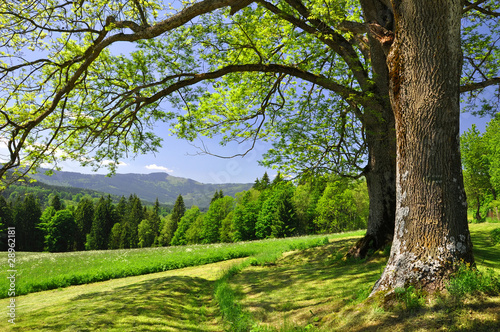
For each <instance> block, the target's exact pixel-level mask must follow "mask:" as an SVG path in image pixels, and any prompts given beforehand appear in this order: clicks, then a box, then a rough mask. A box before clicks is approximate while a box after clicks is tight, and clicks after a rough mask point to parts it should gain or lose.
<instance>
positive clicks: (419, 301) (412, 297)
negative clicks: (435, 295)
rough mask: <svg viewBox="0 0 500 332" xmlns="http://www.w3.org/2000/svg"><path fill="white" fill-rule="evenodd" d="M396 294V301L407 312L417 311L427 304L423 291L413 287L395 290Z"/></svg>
mask: <svg viewBox="0 0 500 332" xmlns="http://www.w3.org/2000/svg"><path fill="white" fill-rule="evenodd" d="M394 294H395V295H396V300H397V301H398V302H399V303H400V305H401V306H402V309H404V310H407V311H415V310H416V309H418V308H420V307H422V306H423V305H424V303H425V296H424V294H423V293H422V291H420V290H418V289H416V288H415V287H413V286H410V287H408V288H402V287H399V288H396V289H394Z"/></svg>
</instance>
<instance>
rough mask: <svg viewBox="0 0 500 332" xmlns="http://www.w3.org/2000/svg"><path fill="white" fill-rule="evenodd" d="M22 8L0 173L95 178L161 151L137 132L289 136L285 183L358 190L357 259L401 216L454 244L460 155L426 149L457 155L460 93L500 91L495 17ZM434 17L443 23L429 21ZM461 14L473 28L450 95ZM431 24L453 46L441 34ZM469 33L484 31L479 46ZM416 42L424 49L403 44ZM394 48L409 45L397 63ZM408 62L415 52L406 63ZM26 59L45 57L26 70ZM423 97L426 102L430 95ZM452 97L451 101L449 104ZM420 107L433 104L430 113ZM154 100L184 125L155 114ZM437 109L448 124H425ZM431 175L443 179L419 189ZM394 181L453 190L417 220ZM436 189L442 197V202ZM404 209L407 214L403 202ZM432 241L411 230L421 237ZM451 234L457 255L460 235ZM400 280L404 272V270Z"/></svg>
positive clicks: (6, 17)
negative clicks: (307, 177)
mask: <svg viewBox="0 0 500 332" xmlns="http://www.w3.org/2000/svg"><path fill="white" fill-rule="evenodd" d="M30 4H31V5H30V6H24V1H12V2H9V3H2V4H1V6H2V7H1V9H2V14H3V15H2V18H1V20H2V21H1V28H2V29H1V35H0V38H1V40H2V43H3V45H5V46H6V51H5V57H7V59H5V58H3V63H2V69H1V72H2V74H3V77H2V81H1V82H2V83H1V84H2V91H3V92H2V96H1V98H2V100H1V102H2V110H1V112H2V113H1V114H2V116H3V119H4V120H5V121H4V124H3V125H2V126H1V127H0V129H1V130H2V136H3V137H5V138H6V140H7V145H8V149H9V155H8V158H7V160H6V162H5V163H4V165H3V167H2V169H1V170H0V172H5V171H6V170H7V169H10V168H13V167H15V166H17V165H18V164H20V162H21V160H22V161H25V162H26V164H27V166H28V168H24V170H26V169H29V168H30V167H33V166H36V165H37V164H40V163H41V162H47V161H49V162H54V161H56V160H57V159H60V158H68V157H71V158H76V159H78V158H79V159H80V161H81V162H82V163H83V164H86V165H89V164H90V165H95V166H98V165H100V164H101V163H102V162H103V160H105V159H111V160H113V161H115V162H117V161H118V160H119V159H120V158H122V157H123V156H124V155H126V153H128V152H133V153H137V152H147V151H155V150H156V148H157V147H158V146H159V144H160V141H159V139H158V138H157V137H156V136H154V135H153V134H152V133H151V132H148V128H150V127H151V125H152V124H153V123H154V122H155V121H156V120H165V121H167V120H173V122H174V126H175V130H176V132H177V134H178V135H180V136H182V137H186V138H188V139H193V138H194V137H195V136H196V135H197V134H205V135H208V136H213V135H215V134H217V133H219V132H222V133H223V137H222V141H223V142H227V141H230V140H234V139H236V140H239V141H240V142H242V141H246V142H249V143H250V146H253V144H254V143H255V140H256V139H260V138H264V137H276V136H280V135H282V134H286V135H283V137H286V139H287V140H288V141H280V140H277V141H276V143H275V144H276V145H275V147H274V149H273V150H271V151H270V153H269V155H268V157H267V158H268V160H269V162H272V163H276V164H281V165H284V166H283V168H284V170H286V169H287V168H286V164H287V163H288V162H289V161H290V159H293V160H294V164H296V165H298V169H291V170H290V171H292V172H300V171H308V170H326V171H335V172H338V173H343V174H345V175H350V176H359V175H360V174H364V175H365V176H366V178H367V184H368V188H369V195H370V218H369V222H368V231H367V236H366V238H365V241H364V243H361V244H360V246H359V248H358V249H359V250H358V252H357V254H362V252H363V251H364V250H366V248H367V247H370V245H371V246H373V247H376V246H380V244H383V243H385V242H386V241H387V240H388V239H390V238H391V237H392V234H393V232H392V231H393V229H394V220H395V219H396V220H397V223H398V224H397V228H396V234H397V235H398V234H400V233H401V230H403V232H404V231H406V230H407V226H408V225H410V224H411V223H407V224H401V221H402V220H406V219H405V218H406V217H407V215H406V214H408V215H409V216H410V218H413V217H412V216H413V215H418V218H416V219H415V220H417V219H418V220H425V221H429V220H430V221H429V222H430V224H432V225H434V224H433V223H434V222H435V221H436V220H442V222H438V226H435V227H437V228H439V231H438V232H436V234H439V236H436V237H440V236H443V237H445V236H448V235H450V234H451V233H450V234H448V235H446V234H445V233H447V232H443V231H442V229H446V228H449V227H448V226H449V218H450V216H454V214H451V215H448V211H447V210H446V211H445V209H448V207H444V205H445V204H447V203H446V199H448V198H450V197H452V198H458V197H454V195H455V192H460V190H461V189H460V188H458V187H459V186H461V174H459V173H460V172H459V171H457V168H458V169H460V160H459V159H458V162H457V161H456V158H457V156H458V158H459V152H458V146H456V148H453V149H452V150H450V151H451V152H448V155H446V154H441V150H439V149H440V148H441V147H442V144H441V145H439V144H438V145H437V146H436V147H434V146H433V145H432V144H433V143H434V141H435V140H437V141H439V142H441V143H442V141H446V142H449V143H450V144H455V143H457V142H456V141H457V140H456V137H454V138H450V137H451V136H450V135H452V133H451V131H452V129H450V128H454V129H453V130H455V129H456V128H457V123H458V115H457V114H458V113H457V111H458V106H459V105H458V91H459V89H460V91H462V92H468V93H470V96H471V97H473V98H475V97H478V98H481V96H483V95H481V94H479V93H476V92H474V91H476V90H477V89H484V88H485V87H487V86H490V85H493V84H497V83H498V82H500V78H499V77H498V61H495V60H496V59H495V56H496V55H497V54H498V47H497V46H495V38H491V37H488V36H489V35H492V34H495V33H497V32H498V21H495V20H489V17H498V13H497V12H495V10H498V6H499V4H498V3H496V2H494V1H484V0H481V1H477V2H475V3H469V2H464V3H462V2H460V1H453V2H452V1H439V4H438V5H436V2H430V1H429V2H421V1H418V0H412V1H410V0H407V1H393V2H389V1H387V0H360V1H359V2H358V1H348V0H345V1H320V0H316V1H300V0H285V1H261V0H259V1H254V2H253V1H250V0H248V1H229V0H204V1H199V2H196V3H192V4H191V3H189V4H185V5H182V8H180V9H179V10H178V11H176V12H175V13H174V14H169V12H167V10H160V8H158V6H157V4H155V3H151V2H147V1H144V2H138V1H133V2H124V3H120V2H114V3H112V4H108V3H107V2H102V1H80V2H77V3H72V2H67V3H66V4H59V3H57V4H51V3H46V2H41V1H40V2H38V1H35V2H31V3H30ZM228 6H230V8H227V9H225V8H226V7H228ZM245 6H246V7H245ZM435 7H439V8H440V9H442V12H440V13H430V12H429V13H427V11H428V10H429V11H431V10H434V8H435ZM415 8H417V9H418V10H417V9H415ZM457 8H459V9H457ZM462 13H465V14H466V15H467V16H468V18H469V21H468V22H467V27H466V29H464V30H463V31H464V33H463V40H464V43H463V44H464V45H465V46H464V53H465V56H464V59H465V60H467V61H465V62H464V64H465V66H464V68H463V70H462V74H463V75H462V80H463V82H462V87H460V86H459V84H460V73H461V72H460V69H461V68H460V63H461V62H462V61H461V60H462V57H461V54H459V53H460V48H459V46H460V19H461V16H462ZM448 14H453V15H451V16H449V15H448ZM436 15H437V16H438V18H436ZM160 16H161V17H166V18H165V19H163V20H158V17H160ZM448 16H449V17H450V19H447V18H448ZM441 21H443V22H447V23H446V24H449V25H450V26H449V27H446V29H447V28H450V27H451V28H453V30H450V31H452V33H449V34H444V33H443V31H444V30H441V29H442V28H443V26H442V24H444V23H442V22H441ZM436 22H437V23H439V24H436V25H435V23H436ZM457 22H458V23H457ZM457 24H458V25H457ZM434 26H436V28H435V27H434ZM437 27H439V28H437ZM478 27H483V28H484V27H487V29H488V31H487V33H486V37H484V38H482V37H483V36H480V35H481V31H482V30H481V29H478ZM419 33H421V34H423V36H422V38H421V40H418V39H416V37H415V36H416V35H418V34H419ZM47 36H48V37H49V38H47ZM444 37H446V38H445V39H443V38H444ZM56 38H57V39H56ZM423 40H425V41H423ZM403 41H411V42H413V43H414V44H413V45H408V47H407V49H405V47H403V46H405V45H404V43H403ZM119 42H131V43H135V45H136V49H135V51H133V52H132V54H131V55H130V56H129V57H125V56H121V55H116V52H115V53H113V52H112V51H113V49H112V46H113V45H114V44H117V43H119ZM453 43H455V44H454V45H452V44H453ZM415 45H417V46H415ZM443 45H444V46H443ZM457 45H458V46H457ZM469 45H470V46H469ZM418 47H423V48H424V49H425V50H426V52H424V53H422V54H421V53H420V51H415V49H417V48H418ZM453 47H454V48H453ZM457 47H458V49H457ZM30 48H33V49H36V50H38V51H39V50H41V52H39V53H38V54H42V56H40V57H38V56H33V54H29V53H28V55H26V56H24V55H23V52H26V51H27V50H28V49H30ZM115 50H116V49H115ZM441 51H443V52H441ZM113 54H114V55H113ZM445 54H446V56H453V57H454V58H451V59H453V60H454V61H455V60H456V61H457V63H456V67H453V68H451V67H447V66H444V64H443V59H444V55H445ZM389 55H390V57H389ZM429 57H430V58H432V57H434V58H435V59H434V60H432V59H428V58H429ZM449 59H450V58H448V59H447V60H449ZM431 60H432V61H431ZM412 66H413V67H415V68H413V67H412ZM432 66H434V67H432ZM417 71H418V72H419V73H422V75H421V77H420V76H419V75H414V74H415V72H417ZM443 71H449V73H448V75H450V76H449V77H447V79H449V81H447V82H446V84H448V85H449V86H444V85H443V86H440V84H444V82H445V81H443V79H442V77H441V76H443ZM434 72H436V73H437V74H436V75H432V73H434ZM428 73H431V74H428ZM414 78H415V81H413V79H414ZM415 82H419V84H420V83H422V85H418V84H416V83H415ZM202 83H206V84H208V85H209V89H207V88H206V87H204V86H202V85H200V84H202ZM424 88H425V89H427V90H432V89H434V90H432V91H434V94H431V95H426V94H425V93H428V91H427V90H426V91H424ZM454 88H456V90H457V91H455V92H453V93H454V95H453V96H452V95H451V94H448V93H451V92H450V91H451V90H452V89H454ZM443 91H444V92H443ZM420 92H422V94H419V93H420ZM421 96H429V98H430V99H429V102H430V104H433V103H434V104H435V103H436V100H438V101H439V102H441V101H442V102H443V105H440V106H439V107H437V106H436V107H434V106H433V105H427V99H421ZM431 97H432V98H431ZM165 100H169V101H170V102H171V103H173V104H174V106H178V108H180V107H182V108H183V111H182V112H180V113H175V112H165V111H163V110H162V108H161V102H163V101H165ZM412 100H413V103H412V102H411V101H412ZM416 100H422V102H416ZM445 101H446V102H445ZM439 102H437V103H438V104H439ZM444 104H446V106H445V105H444ZM89 105H91V107H89ZM408 105H409V108H408V111H406V107H407V106H408ZM488 105H490V106H491V103H490V104H488ZM419 107H420V108H419ZM438 109H439V110H440V111H444V112H442V113H443V114H441V115H440V116H439V117H437V118H439V119H438V120H436V118H435V117H434V115H435V113H438ZM490 109H491V108H490ZM484 110H488V108H487V107H486V108H484ZM394 115H396V118H394ZM395 119H396V121H395ZM414 120H415V121H416V122H415V123H414ZM427 120H429V121H430V122H429V123H428V124H427V125H426V126H421V123H424V122H425V121H427ZM419 121H420V122H421V123H420V122H419ZM443 126H445V127H446V129H444V127H443ZM448 127H450V128H448ZM301 128H305V129H306V130H300V129H301ZM448 130H449V131H448ZM396 133H398V135H399V136H398V137H397V140H398V145H397V151H396ZM407 135H410V136H409V138H407V139H406V140H405V137H407ZM436 137H437V138H436ZM286 142H290V144H289V145H285V144H283V143H286ZM413 144H415V147H416V148H417V149H416V150H415V151H419V152H421V153H425V155H427V156H428V158H429V162H428V163H427V164H422V163H421V161H420V160H418V158H416V157H415V156H414V152H413V150H411V149H413V147H414V145H413ZM288 147H290V148H291V149H289V148H288ZM431 151H432V152H439V153H435V154H431V153H429V152H431ZM448 157H449V164H450V165H451V166H450V167H452V168H453V169H451V168H450V170H447V171H445V170H444V169H439V167H437V166H436V164H437V163H438V162H437V160H443V159H442V158H448ZM396 158H397V160H398V172H399V174H398V175H397V176H396V169H397V168H396ZM308 160H309V161H310V162H308ZM430 161H432V162H430ZM414 162H415V163H416V164H415V171H414V172H411V171H410V170H409V167H413V166H411V165H413V164H412V163H414ZM110 165H111V167H113V165H116V163H115V164H110ZM431 166H432V167H431ZM434 166H436V167H434ZM407 170H408V171H409V173H408V174H409V175H408V176H410V175H411V176H410V177H407V176H406V175H405V174H406V171H407ZM429 174H430V179H433V178H434V176H437V177H439V176H442V177H443V179H442V180H441V179H437V178H436V179H435V180H429V177H428V176H429ZM0 175H2V174H0ZM417 175H422V177H420V178H418V177H416V176H417ZM403 176H405V177H404V179H403V178H402V177H403ZM414 176H415V177H414ZM406 179H413V181H415V183H413V185H414V186H415V188H429V187H428V186H427V183H426V181H431V182H432V183H433V185H432V186H431V187H430V188H431V189H432V190H433V191H432V192H433V193H434V192H435V191H437V192H442V193H444V194H445V196H446V195H448V191H449V190H451V187H449V186H448V182H449V181H452V182H453V179H456V180H457V183H456V185H455V188H454V189H453V190H454V193H451V192H450V196H449V197H448V196H446V199H444V197H437V196H436V197H437V198H436V201H434V202H433V203H432V204H430V203H426V204H430V205H432V206H430V205H429V207H428V208H423V207H422V206H423V205H419V204H423V202H421V201H419V200H422V199H423V198H424V196H422V195H421V192H417V191H415V192H412V191H406V190H404V189H405V187H404V186H405V185H404V184H401V182H402V181H403V182H404V181H406ZM426 179H427V180H426ZM396 181H399V189H398V190H396ZM408 181H409V180H408ZM439 181H442V183H445V184H446V185H444V186H443V187H442V188H441V187H439V184H440V183H441V182H439ZM422 182H423V183H422ZM408 185H410V182H408ZM401 186H403V187H401ZM426 186H427V187H426ZM436 186H437V187H436ZM457 188H458V189H457ZM421 190H426V189H421ZM462 191H463V190H462ZM396 192H398V193H399V194H398V195H399V197H400V199H399V200H398V201H397V199H396V196H397V195H396ZM405 195H407V196H405ZM410 195H412V196H411V198H410V199H411V200H414V199H415V200H416V201H415V202H416V203H415V204H413V203H411V204H407V203H406V202H402V201H403V200H402V199H401V197H405V198H406V197H410ZM436 195H437V194H436ZM455 196H456V195H455ZM417 201H418V202H417ZM397 204H398V206H397V207H396V205H397ZM425 207H427V206H425ZM408 209H409V212H407V210H408ZM433 211H434V212H433ZM438 211H440V212H438ZM460 211H461V210H460V209H459V210H457V213H458V215H457V218H458V219H461V218H462V217H463V216H462V215H461V212H460ZM395 216H397V218H395ZM401 216H403V217H401ZM438 217H443V218H441V219H439V218H438ZM434 218H438V219H434ZM460 223H462V221H460ZM405 225H406V226H405ZM433 227H434V226H433ZM433 227H423V228H421V231H424V232H425V234H423V235H426V234H427V232H428V231H433V230H434V228H435V227H434V228H433ZM459 227H460V228H463V227H464V225H463V224H460V226H459ZM431 228H432V229H431ZM465 228H466V225H465ZM408 230H410V228H408ZM462 231H463V232H462ZM458 232H459V233H460V234H458V235H463V236H465V237H466V239H465V240H464V241H463V242H462V241H461V237H458V239H459V240H460V243H464V244H465V246H467V245H468V239H467V234H468V233H467V231H466V230H463V229H461V230H459V231H458ZM448 233H449V232H448ZM413 235H415V234H413ZM417 237H418V236H417ZM398 239H399V240H395V243H396V244H397V243H398V241H399V242H401V238H398ZM454 239H457V237H454ZM448 241H451V239H450V238H448ZM457 241H458V240H457ZM452 242H453V241H452ZM403 243H404V240H403ZM429 245H431V243H430V242H429ZM432 245H433V244H432ZM403 247H404V246H403ZM403 247H401V248H402V250H404V248H403ZM460 248H461V247H460ZM467 250H469V249H468V247H467ZM455 251H456V250H455ZM393 252H396V251H393ZM355 254H356V252H355ZM391 262H392V259H391ZM401 266H402V267H401V268H399V270H400V272H401V273H404V272H405V270H404V269H405V268H408V267H409V265H401ZM403 266H405V267H404V268H403ZM431 270H432V271H434V270H436V271H438V272H439V271H442V269H440V268H436V269H431ZM447 271H448V270H447ZM439 273H440V272H439ZM382 284H384V283H380V285H382ZM386 284H387V283H386Z"/></svg>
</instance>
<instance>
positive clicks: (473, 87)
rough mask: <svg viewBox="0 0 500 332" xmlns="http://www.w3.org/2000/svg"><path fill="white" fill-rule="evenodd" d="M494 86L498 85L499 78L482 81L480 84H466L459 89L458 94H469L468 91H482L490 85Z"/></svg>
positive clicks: (499, 83)
mask: <svg viewBox="0 0 500 332" xmlns="http://www.w3.org/2000/svg"><path fill="white" fill-rule="evenodd" d="M495 84H498V85H500V77H494V78H490V79H488V80H484V81H482V82H477V83H468V84H465V85H462V86H461V87H460V92H469V91H474V90H479V89H484V88H486V87H488V86H490V85H495Z"/></svg>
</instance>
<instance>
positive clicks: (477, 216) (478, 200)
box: [476, 195, 481, 221]
mask: <svg viewBox="0 0 500 332" xmlns="http://www.w3.org/2000/svg"><path fill="white" fill-rule="evenodd" d="M476 220H477V221H481V200H480V199H479V195H478V196H477V205H476Z"/></svg>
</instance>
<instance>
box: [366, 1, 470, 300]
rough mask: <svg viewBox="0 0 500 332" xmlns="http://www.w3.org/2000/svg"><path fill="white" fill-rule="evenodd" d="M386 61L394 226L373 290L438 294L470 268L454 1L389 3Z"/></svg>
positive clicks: (457, 7) (456, 3) (458, 3)
mask: <svg viewBox="0 0 500 332" xmlns="http://www.w3.org/2000/svg"><path fill="white" fill-rule="evenodd" d="M393 9H394V17H395V23H396V28H395V41H394V43H393V45H392V47H391V50H390V53H389V55H388V66H389V75H390V90H389V94H390V97H391V103H392V107H393V110H394V115H395V120H396V140H397V164H396V224H395V234H394V239H393V245H392V250H391V255H390V257H389V261H388V263H387V266H386V268H385V270H384V272H383V274H382V276H381V278H380V279H379V281H378V282H377V283H376V284H375V287H374V290H373V292H377V291H381V290H392V289H394V288H396V287H406V286H408V285H416V286H418V287H421V288H423V289H425V290H427V291H430V292H432V291H435V290H438V289H442V288H443V287H444V286H445V284H446V282H447V280H448V278H449V276H450V273H452V272H453V271H454V270H455V269H456V266H457V264H458V263H460V262H466V263H471V264H473V263H474V258H473V255H472V242H471V239H470V234H469V230H468V224H467V203H466V196H465V191H464V186H463V178H462V170H461V161H460V151H459V118H460V105H459V88H460V86H459V83H460V73H461V61H462V54H461V48H460V19H461V10H462V6H461V1H460V0H439V1H436V0H393Z"/></svg>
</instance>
